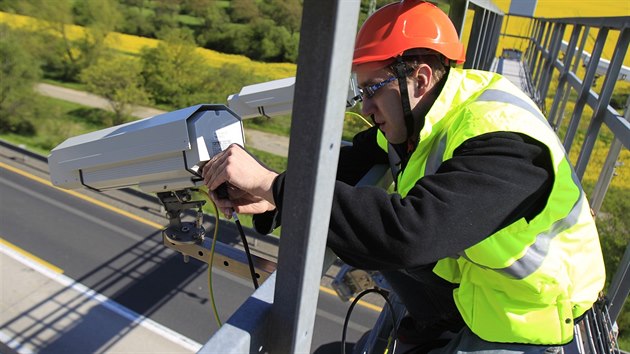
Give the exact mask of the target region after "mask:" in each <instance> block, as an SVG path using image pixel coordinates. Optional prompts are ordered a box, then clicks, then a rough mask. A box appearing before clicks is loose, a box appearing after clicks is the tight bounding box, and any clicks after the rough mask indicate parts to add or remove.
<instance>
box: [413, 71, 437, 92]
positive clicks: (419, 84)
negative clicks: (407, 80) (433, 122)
mask: <svg viewBox="0 0 630 354" xmlns="http://www.w3.org/2000/svg"><path fill="white" fill-rule="evenodd" d="M413 75H414V77H415V78H416V87H415V90H414V94H415V95H417V96H416V97H421V96H424V95H425V94H426V93H427V92H428V91H429V90H430V89H431V87H432V84H431V80H432V79H433V70H431V67H430V66H429V65H427V64H420V65H419V66H418V67H417V68H416V70H414V72H413Z"/></svg>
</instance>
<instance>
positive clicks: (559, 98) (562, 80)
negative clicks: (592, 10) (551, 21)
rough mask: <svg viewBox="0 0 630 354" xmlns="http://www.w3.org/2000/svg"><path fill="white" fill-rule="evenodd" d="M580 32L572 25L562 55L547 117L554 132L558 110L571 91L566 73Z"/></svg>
mask: <svg viewBox="0 0 630 354" xmlns="http://www.w3.org/2000/svg"><path fill="white" fill-rule="evenodd" d="M581 31H582V26H581V25H574V26H573V30H572V31H571V39H569V44H568V46H567V50H566V52H565V53H564V63H563V66H562V72H561V73H560V76H559V77H558V88H557V89H556V95H555V97H554V99H553V103H552V104H551V110H550V111H549V116H548V117H547V119H548V120H549V124H551V126H552V127H553V128H554V130H556V131H557V130H558V127H559V126H560V124H559V123H558V122H559V121H561V119H560V117H559V115H558V108H559V107H560V105H561V103H563V102H564V101H565V97H566V98H568V93H569V92H570V91H571V88H570V87H567V73H568V72H569V70H570V69H571V62H572V61H573V56H574V55H575V46H576V45H577V41H578V38H579V37H580V32H581Z"/></svg>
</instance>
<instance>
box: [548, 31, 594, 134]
mask: <svg viewBox="0 0 630 354" xmlns="http://www.w3.org/2000/svg"><path fill="white" fill-rule="evenodd" d="M590 30H591V27H590V26H586V27H585V28H584V31H583V32H582V39H581V40H580V47H579V48H578V50H577V55H576V56H575V59H574V60H573V64H572V66H571V70H570V71H571V72H574V73H575V72H577V69H578V67H579V66H580V63H581V62H582V53H584V47H585V46H586V40H587V39H588V33H589V32H590ZM570 95H571V87H568V88H567V90H566V91H565V94H564V97H563V98H562V103H561V106H560V111H559V113H558V118H557V120H556V131H557V130H558V129H559V128H560V126H562V121H563V120H564V111H565V109H566V107H567V102H568V101H569V96H570Z"/></svg>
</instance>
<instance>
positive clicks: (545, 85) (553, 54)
mask: <svg viewBox="0 0 630 354" xmlns="http://www.w3.org/2000/svg"><path fill="white" fill-rule="evenodd" d="M565 29H566V24H564V23H556V24H555V25H554V30H553V32H554V33H553V36H552V40H551V43H550V44H551V48H550V49H549V57H548V60H547V63H546V66H545V71H544V72H543V79H542V80H541V85H540V97H541V99H542V102H543V103H544V102H545V97H547V92H548V91H549V83H550V82H551V79H552V78H553V69H554V66H555V63H556V60H557V59H558V53H560V47H561V44H562V37H563V36H564V31H565ZM543 107H544V104H543Z"/></svg>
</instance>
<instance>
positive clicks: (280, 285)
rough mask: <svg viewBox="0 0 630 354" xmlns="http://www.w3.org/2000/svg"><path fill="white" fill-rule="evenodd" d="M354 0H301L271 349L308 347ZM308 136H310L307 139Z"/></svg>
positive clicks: (351, 45) (349, 56)
mask: <svg viewBox="0 0 630 354" xmlns="http://www.w3.org/2000/svg"><path fill="white" fill-rule="evenodd" d="M359 7H360V1H359V0H352V1H351V0H345V1H318V0H306V1H304V7H303V14H304V15H303V16H302V27H301V29H300V37H301V38H300V50H299V57H298V69H297V75H296V83H295V98H294V101H293V117H292V124H291V143H290V145H289V161H288V167H287V175H286V182H285V191H286V193H285V194H284V202H283V205H284V208H283V215H282V220H283V227H282V235H281V238H280V248H279V255H278V270H277V280H276V285H277V286H276V292H275V296H274V306H273V307H272V308H271V313H270V318H269V320H270V321H269V322H268V323H267V324H266V325H267V326H269V327H270V328H273V332H274V333H276V334H277V335H274V336H271V338H269V340H270V346H269V349H270V351H271V352H273V353H283V354H284V353H298V352H299V353H306V352H309V351H310V346H311V341H312V334H313V324H314V321H315V313H316V310H317V296H318V294H319V284H320V279H321V271H322V264H323V259H324V250H325V247H326V238H327V234H328V223H329V219H330V208H331V204H332V196H333V189H334V183H335V171H336V170H337V161H338V158H339V144H340V142H341V132H342V125H343V115H344V111H345V104H346V95H347V90H348V82H349V79H350V66H351V61H352V51H353V48H354V39H355V34H356V25H357V22H358V15H359ZM306 142H308V143H306Z"/></svg>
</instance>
